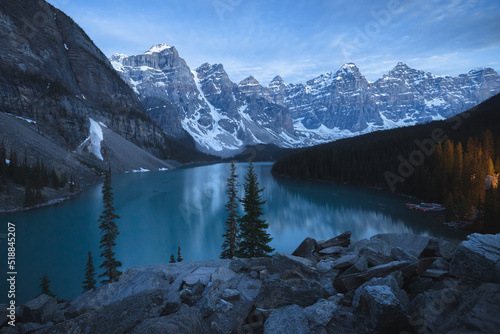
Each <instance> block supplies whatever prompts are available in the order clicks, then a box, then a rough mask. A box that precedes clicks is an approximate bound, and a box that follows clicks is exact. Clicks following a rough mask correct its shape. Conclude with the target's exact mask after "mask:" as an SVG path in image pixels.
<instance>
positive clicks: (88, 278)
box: [82, 252, 97, 293]
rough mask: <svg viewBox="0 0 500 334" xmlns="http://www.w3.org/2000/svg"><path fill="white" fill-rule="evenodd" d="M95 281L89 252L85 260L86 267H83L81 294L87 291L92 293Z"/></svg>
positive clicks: (92, 262)
mask: <svg viewBox="0 0 500 334" xmlns="http://www.w3.org/2000/svg"><path fill="white" fill-rule="evenodd" d="M96 283H97V282H96V280H95V267H94V260H93V259H92V253H91V252H89V257H88V260H87V265H86V266H85V276H84V280H83V282H82V284H83V293H85V292H87V291H92V290H94V289H95V288H96V286H95V285H96Z"/></svg>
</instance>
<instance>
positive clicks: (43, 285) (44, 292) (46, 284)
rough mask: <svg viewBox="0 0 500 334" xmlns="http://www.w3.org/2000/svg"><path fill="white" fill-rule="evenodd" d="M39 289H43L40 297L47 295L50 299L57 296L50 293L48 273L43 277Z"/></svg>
mask: <svg viewBox="0 0 500 334" xmlns="http://www.w3.org/2000/svg"><path fill="white" fill-rule="evenodd" d="M39 287H40V289H41V292H40V294H39V295H38V296H41V295H47V296H50V297H55V296H56V295H55V294H54V293H52V291H50V280H49V277H48V276H47V273H45V275H43V277H42V279H41V282H40V285H39ZM38 296H37V297H38Z"/></svg>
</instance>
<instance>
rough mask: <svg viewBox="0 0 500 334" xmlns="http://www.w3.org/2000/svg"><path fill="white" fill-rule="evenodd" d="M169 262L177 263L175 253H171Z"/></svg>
mask: <svg viewBox="0 0 500 334" xmlns="http://www.w3.org/2000/svg"><path fill="white" fill-rule="evenodd" d="M169 263H175V257H174V253H172V254H170V261H169Z"/></svg>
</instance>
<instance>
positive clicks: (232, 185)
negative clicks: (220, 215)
mask: <svg viewBox="0 0 500 334" xmlns="http://www.w3.org/2000/svg"><path fill="white" fill-rule="evenodd" d="M237 177H238V175H237V174H236V165H235V164H234V161H231V176H230V177H229V178H228V179H227V185H226V194H227V195H228V196H229V199H228V201H227V203H226V211H227V219H226V233H224V235H223V237H224V242H223V243H222V253H221V255H220V258H221V259H231V258H232V257H233V256H234V254H235V252H236V250H237V249H238V243H239V238H238V219H239V217H238V203H237V201H236V200H237V199H238V194H237V191H238V189H237V188H238V186H239V184H238V182H237V181H236V178H237Z"/></svg>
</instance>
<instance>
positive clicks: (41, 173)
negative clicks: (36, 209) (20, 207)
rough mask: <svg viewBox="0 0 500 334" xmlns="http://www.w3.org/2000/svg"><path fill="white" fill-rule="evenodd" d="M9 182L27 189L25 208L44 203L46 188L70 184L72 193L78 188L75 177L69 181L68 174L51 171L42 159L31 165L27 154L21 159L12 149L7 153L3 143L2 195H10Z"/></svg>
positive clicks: (0, 153)
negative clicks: (44, 190)
mask: <svg viewBox="0 0 500 334" xmlns="http://www.w3.org/2000/svg"><path fill="white" fill-rule="evenodd" d="M9 181H10V182H12V183H14V184H16V185H19V186H22V187H24V188H25V198H24V206H25V207H29V206H33V205H36V204H40V203H44V202H45V198H44V196H43V193H42V190H43V189H44V188H45V187H49V188H52V189H56V190H58V189H60V188H64V187H66V185H67V184H68V183H69V191H70V192H71V193H73V192H75V191H76V189H77V188H78V187H77V185H76V182H75V178H74V176H70V178H69V179H68V176H67V175H66V173H59V172H57V171H56V170H55V169H54V168H52V169H50V170H49V169H48V168H47V166H45V164H44V162H43V161H41V160H40V159H37V160H36V162H35V163H33V164H29V162H28V157H27V154H26V152H25V153H24V155H23V156H21V157H20V156H19V154H18V152H17V151H15V150H12V149H11V150H10V151H9V153H7V150H6V148H5V144H4V143H3V142H2V143H0V194H2V193H3V192H5V193H9V191H10V188H9V187H10V185H9Z"/></svg>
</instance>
